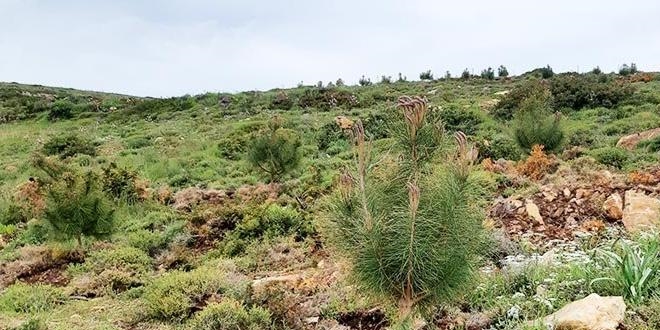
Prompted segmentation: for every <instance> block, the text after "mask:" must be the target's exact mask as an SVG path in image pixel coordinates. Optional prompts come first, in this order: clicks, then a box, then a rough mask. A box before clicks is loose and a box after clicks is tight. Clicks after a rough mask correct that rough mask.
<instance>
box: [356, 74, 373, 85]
mask: <svg viewBox="0 0 660 330" xmlns="http://www.w3.org/2000/svg"><path fill="white" fill-rule="evenodd" d="M358 83H359V84H360V86H369V85H371V79H369V78H365V76H362V77H361V78H360V80H358Z"/></svg>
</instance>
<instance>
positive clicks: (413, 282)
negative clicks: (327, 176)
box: [329, 97, 482, 326]
mask: <svg viewBox="0 0 660 330" xmlns="http://www.w3.org/2000/svg"><path fill="white" fill-rule="evenodd" d="M399 107H400V108H401V109H402V112H403V113H402V115H401V117H400V118H401V119H402V120H399V121H397V122H395V123H393V124H392V125H391V127H390V134H391V136H392V137H393V145H392V149H391V152H390V153H387V154H386V155H384V156H383V157H382V159H380V160H379V161H378V162H372V161H371V144H370V142H369V141H367V140H366V138H365V133H364V128H363V126H362V123H361V122H360V121H357V122H356V123H355V126H354V129H353V137H354V141H355V147H354V154H355V168H354V169H353V170H346V171H345V172H344V173H342V174H341V176H340V180H339V181H340V182H339V187H338V191H337V193H336V194H335V195H334V197H333V199H332V201H331V203H330V207H329V208H330V209H329V220H330V221H329V222H330V228H331V230H332V232H331V233H332V235H331V237H333V238H334V243H335V245H336V246H337V247H338V250H339V251H341V252H343V253H344V254H345V255H346V256H347V257H348V259H349V260H350V261H351V262H352V264H353V272H354V275H355V277H356V278H357V280H358V282H359V283H361V284H362V285H363V286H364V287H365V288H366V289H367V290H369V291H371V292H372V293H374V294H376V295H378V296H379V297H382V298H388V299H390V300H392V301H394V302H396V304H397V306H398V322H399V323H398V324H400V325H402V326H406V325H410V322H411V321H412V319H413V317H414V315H415V313H416V312H420V311H425V310H427V309H426V308H425V307H430V306H432V305H435V304H437V303H441V302H444V301H447V300H449V299H451V298H452V297H454V296H455V295H456V294H457V293H459V292H461V291H462V290H463V289H465V288H466V287H467V286H468V285H469V283H470V282H469V279H470V275H471V274H472V271H473V269H474V267H473V266H474V261H475V260H476V259H477V258H476V257H477V251H478V247H479V246H480V243H481V242H482V239H481V238H482V236H481V235H482V225H481V223H482V222H481V221H482V216H481V212H479V211H478V210H477V209H476V207H475V204H474V201H475V197H474V191H475V190H474V189H473V187H474V185H473V184H472V180H471V179H470V169H471V166H472V164H473V162H474V161H475V159H476V157H477V153H476V150H475V149H473V148H470V147H469V146H468V143H467V140H466V138H465V135H464V134H463V133H460V132H458V133H457V134H456V140H457V141H458V151H456V150H453V149H452V151H453V152H450V151H449V150H448V148H446V147H447V146H448V145H449V144H448V143H447V140H446V139H445V136H444V130H443V128H442V125H441V123H439V122H435V123H433V122H429V120H428V117H430V116H429V114H428V108H427V103H426V100H424V99H421V98H409V97H402V98H401V99H400V100H399Z"/></svg>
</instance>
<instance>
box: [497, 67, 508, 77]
mask: <svg viewBox="0 0 660 330" xmlns="http://www.w3.org/2000/svg"><path fill="white" fill-rule="evenodd" d="M497 76H498V77H501V78H504V77H508V76H509V70H507V69H506V67H505V66H504V65H500V67H499V68H497Z"/></svg>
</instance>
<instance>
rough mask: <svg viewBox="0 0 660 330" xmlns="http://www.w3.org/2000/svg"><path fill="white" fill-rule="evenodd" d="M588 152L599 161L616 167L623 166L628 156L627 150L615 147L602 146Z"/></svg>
mask: <svg viewBox="0 0 660 330" xmlns="http://www.w3.org/2000/svg"><path fill="white" fill-rule="evenodd" d="M589 154H590V155H591V156H593V157H594V158H595V159H596V161H598V162H599V163H601V164H604V165H608V166H612V167H615V168H618V169H620V168H623V166H624V165H625V164H626V163H627V162H628V158H629V155H628V152H627V151H625V150H623V149H621V148H617V147H604V148H600V149H595V150H592V151H591V152H590V153H589Z"/></svg>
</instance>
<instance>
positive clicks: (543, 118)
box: [513, 94, 564, 152]
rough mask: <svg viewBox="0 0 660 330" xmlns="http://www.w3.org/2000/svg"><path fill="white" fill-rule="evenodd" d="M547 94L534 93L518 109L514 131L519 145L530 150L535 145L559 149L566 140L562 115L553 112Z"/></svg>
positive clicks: (554, 149) (546, 149) (547, 149)
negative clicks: (562, 125)
mask: <svg viewBox="0 0 660 330" xmlns="http://www.w3.org/2000/svg"><path fill="white" fill-rule="evenodd" d="M548 102H549V97H548V95H547V94H537V95H532V96H530V97H529V98H527V99H525V100H524V101H523V102H522V104H521V105H520V108H519V109H518V111H516V114H515V118H514V123H513V132H514V137H515V139H516V143H518V146H519V147H520V148H521V149H522V150H524V151H526V152H529V151H530V150H532V147H533V146H534V145H542V146H544V150H545V151H550V152H554V151H558V150H559V148H560V147H561V144H562V142H563V140H564V132H563V129H562V127H561V115H560V114H559V113H555V114H553V113H552V110H551V108H550V105H549V103H548Z"/></svg>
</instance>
